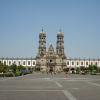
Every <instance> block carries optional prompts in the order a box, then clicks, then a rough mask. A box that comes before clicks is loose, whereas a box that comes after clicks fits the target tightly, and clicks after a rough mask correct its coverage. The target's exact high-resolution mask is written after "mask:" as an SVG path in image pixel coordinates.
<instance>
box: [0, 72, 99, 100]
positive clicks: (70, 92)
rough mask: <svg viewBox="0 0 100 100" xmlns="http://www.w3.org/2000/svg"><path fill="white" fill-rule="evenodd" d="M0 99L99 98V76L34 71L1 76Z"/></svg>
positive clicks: (91, 99) (79, 99)
mask: <svg viewBox="0 0 100 100" xmlns="http://www.w3.org/2000/svg"><path fill="white" fill-rule="evenodd" d="M0 100H100V76H95V75H76V74H70V75H68V77H67V78H66V76H65V74H64V73H62V74H56V75H54V74H46V73H43V74H42V73H34V74H29V75H23V76H19V77H4V78H3V77H1V78H0Z"/></svg>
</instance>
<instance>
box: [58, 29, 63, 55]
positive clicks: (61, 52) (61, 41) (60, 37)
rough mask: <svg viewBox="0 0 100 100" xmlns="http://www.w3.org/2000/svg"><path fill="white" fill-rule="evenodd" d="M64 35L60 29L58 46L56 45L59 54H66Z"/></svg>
mask: <svg viewBox="0 0 100 100" xmlns="http://www.w3.org/2000/svg"><path fill="white" fill-rule="evenodd" d="M63 38H64V36H63V33H62V32H61V29H60V31H59V32H58V34H57V46H56V52H57V54H58V55H59V56H60V55H63V54H64V40H63Z"/></svg>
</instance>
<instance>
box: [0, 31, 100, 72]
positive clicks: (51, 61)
mask: <svg viewBox="0 0 100 100" xmlns="http://www.w3.org/2000/svg"><path fill="white" fill-rule="evenodd" d="M56 43H57V45H56V52H55V50H54V48H53V44H52V43H50V45H49V48H48V49H47V50H46V34H45V32H44V31H43V29H42V31H41V32H40V33H39V47H38V53H37V55H36V57H35V58H32V57H31V58H18V57H17V58H13V57H12V58H8V57H7V58H3V57H2V58H0V61H1V62H2V63H3V64H5V65H8V66H10V65H12V64H13V63H14V64H16V65H17V66H19V65H22V66H24V67H26V69H27V70H34V71H35V69H36V68H37V67H39V68H40V71H48V72H50V71H59V72H60V71H63V69H64V68H67V69H69V70H70V71H76V68H77V67H80V68H81V67H88V66H89V65H97V67H99V68H100V59H99V58H98V59H94V58H93V59H90V58H89V59H85V58H83V59H81V58H80V57H79V58H74V59H72V58H71V57H70V58H69V59H68V58H67V57H66V55H65V53H64V35H63V33H62V32H61V30H60V31H59V32H58V33H57V42H56Z"/></svg>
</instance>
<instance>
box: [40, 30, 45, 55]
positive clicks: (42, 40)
mask: <svg viewBox="0 0 100 100" xmlns="http://www.w3.org/2000/svg"><path fill="white" fill-rule="evenodd" d="M38 52H39V54H40V55H44V54H46V34H45V32H44V31H43V29H42V31H41V32H40V34H39V48H38Z"/></svg>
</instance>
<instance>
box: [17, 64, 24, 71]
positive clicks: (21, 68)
mask: <svg viewBox="0 0 100 100" xmlns="http://www.w3.org/2000/svg"><path fill="white" fill-rule="evenodd" d="M18 70H19V71H21V70H26V68H25V67H23V66H22V65H20V66H18Z"/></svg>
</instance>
